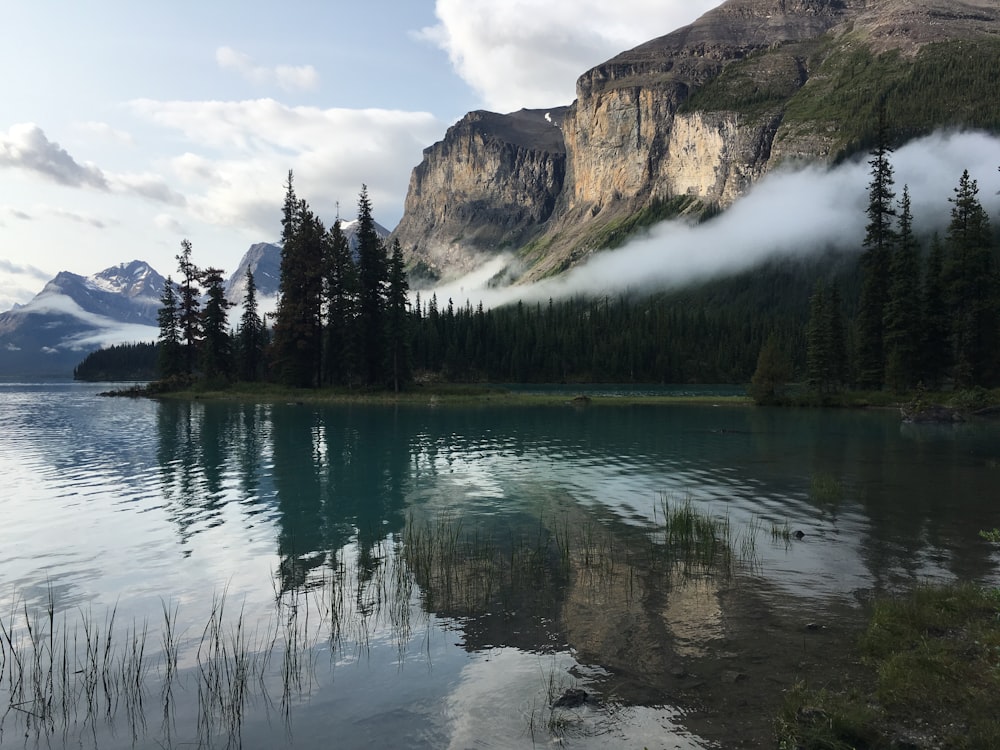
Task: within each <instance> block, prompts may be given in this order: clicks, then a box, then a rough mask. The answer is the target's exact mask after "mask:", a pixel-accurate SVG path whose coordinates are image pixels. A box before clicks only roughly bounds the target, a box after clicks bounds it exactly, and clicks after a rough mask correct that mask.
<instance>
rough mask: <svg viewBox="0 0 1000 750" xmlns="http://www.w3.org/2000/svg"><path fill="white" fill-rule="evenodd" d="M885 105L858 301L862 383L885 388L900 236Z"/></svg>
mask: <svg viewBox="0 0 1000 750" xmlns="http://www.w3.org/2000/svg"><path fill="white" fill-rule="evenodd" d="M891 153H892V149H891V148H889V144H888V128H887V125H886V115H885V108H884V107H883V108H882V109H881V110H880V112H879V125H878V144H877V145H876V147H875V148H874V149H873V150H872V152H871V159H870V160H869V162H868V164H869V166H870V167H871V182H870V183H869V185H868V209H867V212H866V213H867V215H868V224H867V226H866V228H865V241H864V253H863V254H862V256H861V268H862V274H863V277H862V283H861V298H860V300H859V302H858V318H857V336H858V385H859V386H860V387H862V388H881V387H882V384H883V382H884V378H885V341H884V335H885V334H884V320H885V309H886V304H887V302H888V299H889V264H890V253H891V250H892V246H893V243H894V242H895V239H896V233H895V229H894V227H893V222H894V219H895V215H896V210H895V208H894V206H893V199H894V198H895V193H894V192H893V190H892V186H893V184H894V179H893V170H892V164H891V163H890V161H889V155H890V154H891Z"/></svg>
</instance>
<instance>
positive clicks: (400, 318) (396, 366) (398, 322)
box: [386, 239, 413, 392]
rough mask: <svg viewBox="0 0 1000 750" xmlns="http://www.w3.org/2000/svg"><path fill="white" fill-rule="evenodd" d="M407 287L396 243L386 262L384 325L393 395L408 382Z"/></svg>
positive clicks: (411, 360)
mask: <svg viewBox="0 0 1000 750" xmlns="http://www.w3.org/2000/svg"><path fill="white" fill-rule="evenodd" d="M409 290H410V286H409V284H408V283H407V280H406V269H405V267H404V265H403V250H402V248H401V247H400V245H399V240H398V239H397V240H394V241H393V243H392V256H391V257H390V258H389V287H388V300H387V311H386V317H387V323H388V332H387V333H388V345H389V378H390V384H391V385H392V389H393V390H394V391H397V392H398V391H399V389H400V387H401V386H403V385H406V384H407V383H409V381H410V379H411V378H412V369H413V356H412V353H411V348H410V326H409V313H408V309H407V308H408V303H407V293H408V292H409Z"/></svg>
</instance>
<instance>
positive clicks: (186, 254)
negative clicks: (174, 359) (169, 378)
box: [176, 239, 201, 375]
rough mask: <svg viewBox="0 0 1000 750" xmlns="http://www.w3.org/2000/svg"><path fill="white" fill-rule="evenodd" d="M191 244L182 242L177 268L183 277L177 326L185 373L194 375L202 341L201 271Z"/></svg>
mask: <svg viewBox="0 0 1000 750" xmlns="http://www.w3.org/2000/svg"><path fill="white" fill-rule="evenodd" d="M191 253H192V250H191V243H190V242H189V241H188V240H186V239H185V240H182V241H181V252H180V255H178V256H176V258H177V268H178V271H179V272H180V275H181V283H180V302H179V305H178V312H177V325H178V327H179V328H180V333H181V341H182V342H183V363H184V372H185V373H186V374H187V375H192V374H194V370H195V363H196V362H197V351H198V343H199V341H200V340H201V302H200V300H199V297H200V296H201V288H200V287H199V282H200V280H201V271H200V270H199V268H198V266H196V265H195V264H194V262H193V261H192V260H191Z"/></svg>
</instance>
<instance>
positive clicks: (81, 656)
mask: <svg viewBox="0 0 1000 750" xmlns="http://www.w3.org/2000/svg"><path fill="white" fill-rule="evenodd" d="M104 388H106V386H101V387H95V386H89V385H81V384H73V383H47V384H9V383H8V384H0V425H2V428H0V429H2V436H0V437H2V440H0V502H2V508H3V517H2V521H0V621H2V622H3V624H4V629H3V631H0V636H2V638H0V640H3V641H5V642H6V644H7V648H6V649H5V650H4V651H3V654H4V662H3V670H4V671H3V675H4V676H3V681H2V683H0V711H2V709H3V708H4V707H6V706H7V704H8V703H10V704H13V705H12V708H11V709H10V710H7V712H6V714H5V715H4V716H3V718H2V721H0V747H14V746H17V747H23V746H25V743H27V746H29V747H35V746H39V747H63V746H69V745H73V746H74V747H101V748H104V747H181V746H184V747H191V746H203V747H214V746H218V747H232V746H241V747H261V748H265V747H303V748H305V747H315V746H320V745H323V746H326V745H329V744H331V743H333V744H336V745H337V746H339V747H371V746H383V747H390V746H407V747H428V748H431V747H433V748H437V747H455V748H465V747H479V748H503V747H522V746H528V747H530V746H532V745H533V744H538V745H546V744H550V743H551V742H552V740H553V739H554V738H555V739H559V740H561V741H562V742H564V743H565V744H567V745H570V746H574V747H600V746H608V745H610V746H621V747H641V746H643V745H645V746H648V747H671V748H674V747H681V748H697V747H705V746H707V745H706V743H705V742H704V741H703V740H701V739H699V738H698V737H696V736H694V735H692V734H691V733H689V732H687V731H686V730H685V728H684V717H683V714H682V713H681V712H679V711H678V710H677V709H676V708H674V707H672V706H670V705H665V704H664V703H663V701H662V697H660V699H659V700H657V699H656V697H655V696H656V695H657V693H656V692H655V691H651V692H650V693H649V695H648V696H647V695H644V694H643V691H642V690H640V689H639V688H637V687H636V685H635V684H626V681H624V680H623V679H621V678H620V677H616V674H617V672H618V671H620V669H619V667H620V665H617V664H615V663H614V658H613V657H612V656H611V655H609V654H608V653H607V651H606V649H602V647H601V646H600V644H601V643H603V642H604V641H607V640H608V639H607V637H606V636H607V633H608V632H613V631H614V630H615V628H617V627H619V623H620V620H618V619H616V618H620V617H622V616H623V615H622V614H621V613H622V612H623V611H624V610H628V609H629V608H632V607H636V608H641V607H642V606H644V605H643V604H642V601H648V599H649V593H650V591H652V588H651V587H652V586H653V585H652V584H651V583H650V580H651V579H650V577H649V576H648V575H647V574H648V570H645V569H643V570H642V571H640V573H639V574H637V573H636V572H635V570H636V564H633V563H630V562H628V560H629V559H631V558H630V557H629V555H630V553H629V552H628V551H626V552H625V553H624V557H621V556H620V555H621V553H613V554H615V555H619V556H618V557H617V558H616V560H617V562H608V563H607V564H606V565H603V567H601V566H597V565H594V564H593V563H592V562H591V560H590V558H589V553H588V556H587V559H586V560H584V557H583V556H582V553H579V554H578V550H577V549H576V548H574V550H572V551H569V550H568V549H565V548H563V547H560V543H559V539H560V538H563V539H569V538H570V537H571V536H572V537H573V538H574V539H583V538H584V536H586V537H587V538H588V539H598V538H599V539H607V540H612V539H615V540H619V541H618V542H615V543H619V544H623V545H624V547H625V548H626V550H627V548H628V546H629V545H632V544H638V547H636V549H638V548H639V547H641V546H642V545H643V544H646V545H647V546H648V544H649V542H648V540H649V539H652V538H655V534H654V533H653V532H651V530H650V529H651V524H653V523H655V522H656V521H657V518H658V517H660V516H661V515H662V514H661V509H662V503H663V501H664V500H665V499H666V501H667V502H668V503H672V504H674V506H675V507H676V505H677V504H679V503H682V502H683V501H685V500H686V499H690V501H691V502H692V503H693V505H694V506H695V507H696V508H697V509H699V510H701V511H704V512H705V513H708V514H711V515H712V516H714V517H716V518H720V519H728V520H729V524H730V527H731V528H732V529H733V530H734V538H735V537H740V538H746V537H747V536H752V537H753V540H754V541H753V545H752V550H751V554H750V556H751V557H752V558H753V560H752V564H751V565H748V566H746V570H744V571H743V572H741V573H740V575H744V576H748V577H749V578H752V579H753V580H754V581H755V582H756V585H757V586H758V588H759V590H760V591H761V592H764V593H763V595H765V596H766V597H770V599H771V600H772V601H774V602H782V603H787V602H788V601H812V600H841V601H853V600H854V598H855V597H856V596H857V594H858V592H859V591H864V590H869V589H893V588H897V587H901V586H907V585H911V584H912V583H914V582H916V581H920V580H924V579H927V578H931V579H940V580H954V579H962V580H977V581H989V582H998V580H1000V579H998V574H997V570H998V564H1000V559H998V556H997V554H996V553H995V551H994V548H992V547H991V546H990V545H988V544H986V543H985V542H983V541H981V540H980V539H979V538H978V531H979V530H980V529H983V528H992V527H995V526H1000V499H998V498H1000V492H998V490H1000V426H998V425H996V424H968V425H959V426H947V427H934V426H921V427H917V426H907V425H901V424H900V421H899V419H898V416H897V415H896V414H895V413H892V412H888V411H887V412H876V413H861V412H839V411H798V410H766V409H752V408H745V407H727V406H716V407H712V406H704V407H702V406H677V407H666V406H635V407H620V408H605V407H590V408H572V407H569V406H566V407H551V408H516V407H510V408H508V407H504V408H492V407H473V408H452V407H439V408H416V407H405V408H404V407H398V408H397V407H389V406H386V407H375V406H364V407H362V406H330V407H317V406H305V405H297V404H275V405H232V404H210V403H204V404H203V403H198V402H194V403H155V402H151V401H146V400H129V399H106V398H98V397H97V395H96V394H97V393H98V391H100V390H102V389H104ZM408 523H409V524H410V526H409V528H410V529H411V530H412V529H414V528H416V529H424V530H425V532H426V533H427V534H430V530H432V529H437V530H438V533H439V535H440V536H443V537H447V536H448V534H449V533H454V534H455V535H456V536H458V535H464V537H463V538H468V535H470V534H474V538H475V539H477V540H480V539H481V540H483V541H482V542H481V543H480V542H476V543H475V544H477V545H479V546H478V547H474V549H473V551H472V552H471V553H468V554H466V555H464V556H463V557H462V560H461V561H460V562H458V563H456V564H455V566H454V567H453V568H449V569H448V571H445V574H444V575H441V570H440V569H439V568H433V569H432V566H428V567H427V568H423V567H421V565H420V564H419V562H418V561H417V560H416V558H415V557H414V553H412V552H411V553H409V554H410V556H409V557H408V556H407V553H406V552H404V547H405V545H404V539H407V538H411V537H408V536H407V528H408ZM441 529H444V531H443V532H442V531H441ZM780 529H785V530H800V531H802V532H804V534H805V536H804V537H803V538H802V539H801V540H797V539H795V538H794V537H792V539H791V540H789V539H786V538H784V536H783V535H780V534H779V535H777V536H776V535H775V534H774V533H772V532H773V531H777V530H780ZM560 535H562V537H560ZM543 536H544V539H545V540H546V541H545V544H544V553H545V555H548V558H549V561H550V562H551V561H552V560H555V561H556V562H557V563H558V564H557V565H555V567H554V568H553V569H554V570H557V571H560V572H557V573H555V574H551V575H550V574H544V575H543V574H540V573H538V570H539V568H538V566H537V565H536V563H537V560H535V561H534V562H532V563H531V564H530V565H528V563H526V562H525V563H524V564H523V565H522V562H524V560H527V559H528V558H527V557H523V560H522V557H518V556H519V555H521V554H522V553H523V552H524V551H525V549H527V548H526V547H525V545H524V544H523V542H520V541H517V540H521V539H523V538H529V539H530V538H535V539H542V537H543ZM552 540H555V542H554V543H553V541H552ZM621 540H626V541H625V542H621ZM636 540H640V541H639V542H638V543H637V542H636ZM642 540H645V541H642ZM436 543H438V544H439V545H440V544H443V542H442V541H441V540H440V539H438V540H437V542H436ZM590 544H591V546H590V549H592V550H598V551H600V550H604V553H607V550H608V549H610V548H611V546H612V545H613V543H612V542H608V543H607V544H606V545H605V543H604V542H600V541H598V542H593V543H590ZM518 545H521V546H518ZM602 545H604V546H602ZM528 547H530V545H528ZM567 547H568V545H567ZM487 548H488V550H487ZM542 548H543V545H542V543H541V542H538V543H537V548H536V550H535V551H536V553H537V551H538V550H541V549H542ZM744 549H745V548H744ZM519 550H520V551H519ZM529 551H530V549H529ZM608 554H612V553H608ZM491 555H492V557H490V556H491ZM487 558H489V560H487ZM515 558H517V559H518V560H520V561H521V562H518V563H515V562H513V561H514V560H515ZM557 558H558V559H557ZM533 559H534V558H533ZM504 560H507V561H508V562H507V563H504V562H503V561H504ZM622 560H625V563H624V564H623V563H622ZM498 561H499V562H498ZM503 565H508V566H509V570H508V571H507V573H506V574H504V573H501V574H498V577H497V579H496V581H498V582H496V583H494V582H493V578H491V576H492V575H493V573H491V572H490V571H493V572H495V571H496V570H497V569H498V566H500V567H503ZM518 566H521V567H518ZM630 566H631V567H630ZM515 569H516V570H517V571H522V572H523V571H528V573H525V575H530V576H534V577H532V578H530V580H529V579H527V578H524V579H520V578H519V579H518V580H519V581H520V582H521V583H522V584H523V583H524V582H525V581H527V582H528V585H527V586H524V585H520V586H517V585H515V584H514V583H513V581H514V578H515V574H514V573H513V572H511V571H514V570H515ZM626 569H627V570H626ZM546 570H548V568H546ZM623 571H624V572H623ZM584 573H586V574H587V575H584ZM504 575H507V576H508V578H509V580H508V583H507V584H503V583H500V581H502V580H504V579H503V576H504ZM517 575H521V573H520V572H519V573H518V574H517ZM637 587H640V588H641V589H642V590H641V591H640V592H639V593H636V592H637V591H638V589H637ZM671 590H672V591H673V592H674V593H671V594H669V595H666V594H664V596H666V598H667V599H668V600H669V606H667V607H666V609H665V610H664V611H665V612H669V611H673V614H672V615H664V617H665V618H666V620H667V624H668V626H669V632H671V633H672V634H673V637H675V638H676V641H677V642H678V643H686V642H690V643H696V642H697V641H698V639H699V638H709V637H712V634H713V632H715V631H714V630H713V629H716V630H717V629H718V628H720V627H721V626H720V625H719V622H720V621H719V614H718V611H717V610H718V604H717V600H716V599H714V598H713V597H714V596H715V594H714V593H713V589H712V587H711V586H708V587H705V586H703V585H700V586H698V587H695V588H694V589H691V590H690V591H688V592H687V593H684V591H685V590H683V589H682V588H680V587H677V588H676V589H671ZM692 592H694V593H692ZM661 593H662V592H661ZM685 597H687V598H685ZM692 597H693V598H692ZM692 602H694V603H693V604H692ZM705 602H708V605H707V606H704V605H705ZM713 602H714V603H713ZM674 605H676V606H674ZM681 605H683V606H681ZM678 613H681V614H678ZM706 613H707V614H706ZM647 614H648V613H647ZM29 625H30V626H31V627H30V628H29ZM50 633H51V634H52V637H51V638H50V637H49V634H50ZM88 644H89V646H88ZM136 644H139V645H138V646H137V645H136ZM32 670H34V672H32ZM32 675H34V676H32ZM39 675H40V677H39ZM32 680H34V682H33V681H32ZM616 680H617V682H616ZM30 685H36V686H37V685H41V687H40V688H38V689H36V688H30V689H29V687H27V686H30ZM130 685H134V686H136V687H135V689H132V688H131V687H129V686H130ZM609 686H611V687H609ZM576 687H583V688H586V689H588V690H590V691H592V692H594V693H598V694H602V695H604V696H606V697H607V703H606V704H605V705H601V706H587V705H585V706H583V707H580V708H577V709H574V710H572V711H569V712H564V711H562V709H553V708H552V703H553V700H554V699H556V698H558V697H559V696H560V695H562V694H563V692H564V691H565V690H567V689H569V688H576ZM19 691H20V692H19ZM612 693H614V694H616V695H617V696H618V697H617V698H616V699H615V700H614V701H612V700H611V699H610V697H608V696H610V695H611V694H612ZM612 705H613V706H614V710H610V708H609V707H610V706H612Z"/></svg>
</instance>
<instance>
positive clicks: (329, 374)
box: [323, 219, 358, 385]
mask: <svg viewBox="0 0 1000 750" xmlns="http://www.w3.org/2000/svg"><path fill="white" fill-rule="evenodd" d="M324 266H325V269H326V273H325V283H324V287H323V289H324V295H325V297H326V330H325V333H324V343H323V352H324V353H323V361H324V381H325V382H326V383H329V384H332V385H350V384H351V383H352V382H353V380H354V379H355V377H356V376H357V370H358V366H357V343H356V334H357V326H356V322H357V314H358V272H357V267H356V266H355V265H354V259H353V258H352V257H351V248H350V245H349V244H348V242H347V238H346V237H345V236H344V232H343V230H342V228H341V224H340V219H337V220H336V221H335V222H334V223H333V226H332V227H330V231H329V232H327V237H326V260H325V264H324Z"/></svg>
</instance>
